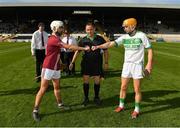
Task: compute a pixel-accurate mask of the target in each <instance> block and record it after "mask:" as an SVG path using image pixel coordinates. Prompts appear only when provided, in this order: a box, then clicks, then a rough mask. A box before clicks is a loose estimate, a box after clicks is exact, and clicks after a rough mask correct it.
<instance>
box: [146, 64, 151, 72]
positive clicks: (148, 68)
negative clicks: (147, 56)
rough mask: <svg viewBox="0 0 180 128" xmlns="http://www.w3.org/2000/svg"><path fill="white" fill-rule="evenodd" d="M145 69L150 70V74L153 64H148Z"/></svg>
mask: <svg viewBox="0 0 180 128" xmlns="http://www.w3.org/2000/svg"><path fill="white" fill-rule="evenodd" d="M145 69H146V70H147V71H148V72H149V74H150V73H151V71H152V65H150V64H147V65H146V67H145Z"/></svg>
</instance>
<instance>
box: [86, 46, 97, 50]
mask: <svg viewBox="0 0 180 128" xmlns="http://www.w3.org/2000/svg"><path fill="white" fill-rule="evenodd" d="M98 48H99V47H98V46H92V47H91V49H90V47H89V46H85V47H84V50H85V51H90V50H92V51H95V50H97V49H98Z"/></svg>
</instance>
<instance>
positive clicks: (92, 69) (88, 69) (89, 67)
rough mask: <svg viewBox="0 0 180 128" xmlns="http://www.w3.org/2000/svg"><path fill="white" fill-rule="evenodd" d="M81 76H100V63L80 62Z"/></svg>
mask: <svg viewBox="0 0 180 128" xmlns="http://www.w3.org/2000/svg"><path fill="white" fill-rule="evenodd" d="M81 73H82V75H89V76H99V75H101V74H102V62H101V61H99V62H87V61H83V60H82V62H81Z"/></svg>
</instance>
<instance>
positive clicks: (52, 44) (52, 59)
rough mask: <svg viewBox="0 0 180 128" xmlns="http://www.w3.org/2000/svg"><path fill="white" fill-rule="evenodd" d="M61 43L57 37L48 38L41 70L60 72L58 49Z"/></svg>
mask: <svg viewBox="0 0 180 128" xmlns="http://www.w3.org/2000/svg"><path fill="white" fill-rule="evenodd" d="M62 47H63V46H62V41H61V40H60V38H59V37H58V36H54V35H52V36H50V37H49V39H48V43H47V48H46V57H45V59H44V63H43V68H48V69H51V70H60V52H59V51H60V48H62Z"/></svg>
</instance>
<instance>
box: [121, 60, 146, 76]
mask: <svg viewBox="0 0 180 128" xmlns="http://www.w3.org/2000/svg"><path fill="white" fill-rule="evenodd" d="M121 77H123V78H133V79H141V78H143V64H135V63H124V64H123V70H122V74H121Z"/></svg>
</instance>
